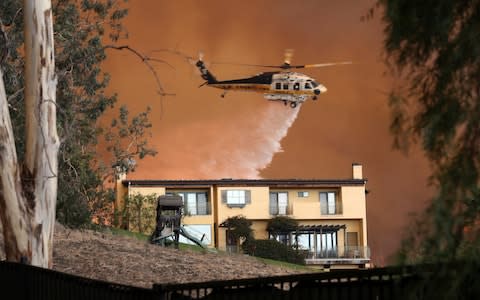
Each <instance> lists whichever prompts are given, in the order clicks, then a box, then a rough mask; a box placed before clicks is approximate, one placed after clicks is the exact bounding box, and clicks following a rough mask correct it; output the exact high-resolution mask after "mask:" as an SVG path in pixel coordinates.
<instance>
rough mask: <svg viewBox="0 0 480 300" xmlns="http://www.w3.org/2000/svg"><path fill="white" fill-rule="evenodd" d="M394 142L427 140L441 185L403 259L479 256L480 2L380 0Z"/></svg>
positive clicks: (434, 173) (434, 180) (435, 176)
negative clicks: (396, 83)
mask: <svg viewBox="0 0 480 300" xmlns="http://www.w3.org/2000/svg"><path fill="white" fill-rule="evenodd" d="M379 4H381V5H382V6H383V21H384V23H385V41H384V47H385V51H386V55H387V62H388V63H389V65H390V66H391V68H392V71H393V73H394V74H396V75H399V77H400V81H402V82H403V83H404V84H403V85H401V86H400V87H398V88H396V89H395V90H393V91H392V93H391V96H390V106H391V109H392V110H391V111H392V122H391V130H392V132H393V133H394V136H395V145H396V146H397V147H399V148H403V147H408V144H409V142H412V141H414V142H420V144H421V146H422V148H423V149H424V151H425V153H426V155H427V157H428V159H429V160H430V162H431V167H432V175H431V183H432V185H433V186H434V187H435V189H436V194H435V196H434V197H433V199H432V201H431V204H430V206H429V207H428V209H427V210H426V211H425V213H424V214H423V215H422V216H421V218H420V219H419V220H418V221H417V222H416V226H415V228H413V230H412V232H411V234H410V236H409V238H408V239H407V240H406V241H405V244H404V248H403V252H402V254H403V259H404V260H406V261H416V260H432V259H433V260H453V259H459V258H466V257H469V258H472V257H478V255H476V254H477V252H478V250H477V249H478V246H480V231H479V230H480V227H479V226H480V214H479V213H480V185H479V183H480V177H479V172H480V30H479V28H480V2H479V1H473V0H472V1H452V0H436V1H433V0H427V1H401V0H380V1H379Z"/></svg>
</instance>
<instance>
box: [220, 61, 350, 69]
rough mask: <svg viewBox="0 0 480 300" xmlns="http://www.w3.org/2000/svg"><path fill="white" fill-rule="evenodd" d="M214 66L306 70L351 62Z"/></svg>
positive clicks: (223, 63)
mask: <svg viewBox="0 0 480 300" xmlns="http://www.w3.org/2000/svg"><path fill="white" fill-rule="evenodd" d="M212 64H215V65H235V66H246V67H260V68H272V69H284V70H288V69H306V68H323V67H330V66H336V65H351V64H353V63H352V62H351V61H342V62H329V63H321V64H308V65H293V66H292V65H289V64H287V63H284V64H283V65H256V64H242V63H228V62H214V63H212Z"/></svg>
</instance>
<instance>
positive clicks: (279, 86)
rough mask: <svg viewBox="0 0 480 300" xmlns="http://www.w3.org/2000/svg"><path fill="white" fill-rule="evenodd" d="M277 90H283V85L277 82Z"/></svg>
mask: <svg viewBox="0 0 480 300" xmlns="http://www.w3.org/2000/svg"><path fill="white" fill-rule="evenodd" d="M275 88H276V89H277V90H281V89H282V84H281V83H280V82H277V83H276V84H275Z"/></svg>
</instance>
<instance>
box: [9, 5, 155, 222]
mask: <svg viewBox="0 0 480 300" xmlns="http://www.w3.org/2000/svg"><path fill="white" fill-rule="evenodd" d="M125 2H126V0H53V1H52V9H53V15H54V19H55V22H54V37H55V60H56V74H57V80H58V85H57V112H58V114H57V124H58V134H59V136H60V139H61V140H60V142H61V143H60V149H59V177H58V200H57V216H58V219H59V220H60V221H61V222H62V223H64V224H66V225H69V226H80V225H83V224H86V223H89V222H90V220H91V215H92V213H94V214H97V213H100V219H99V220H103V221H105V222H107V223H109V222H111V213H113V209H111V207H112V199H113V197H112V190H111V189H110V186H109V185H108V184H107V185H105V179H106V178H108V177H111V175H112V173H113V170H114V168H115V167H116V166H118V165H119V164H123V163H124V162H126V161H133V160H135V158H140V159H141V158H143V157H145V156H148V155H154V154H155V153H156V152H155V151H154V150H152V149H151V148H150V147H149V146H148V144H147V137H148V134H149V133H148V130H149V129H150V127H151V125H150V123H149V121H148V114H149V112H150V109H147V111H146V112H142V113H140V114H139V115H138V116H134V117H133V118H132V120H131V121H130V120H128V111H127V109H126V108H124V107H123V108H120V116H123V117H124V119H123V120H122V117H121V118H120V120H121V121H120V122H119V123H118V125H117V126H111V127H108V128H102V126H101V123H100V122H99V121H100V119H101V118H102V117H103V116H104V115H105V112H106V111H107V110H108V109H112V108H113V107H114V104H115V103H116V100H117V99H116V95H109V94H108V93H107V92H106V88H107V86H108V83H109V75H108V74H107V73H105V72H104V71H102V69H101V64H102V63H103V62H104V61H105V59H106V57H107V56H106V49H107V48H108V47H107V46H106V44H107V43H108V45H111V44H115V43H117V42H118V41H119V39H121V38H122V37H126V31H125V29H124V27H123V26H122V20H123V18H124V17H125V16H126V15H127V9H126V8H125V5H124V3H125ZM22 15H23V11H22V1H18V0H3V1H1V2H0V20H2V21H3V25H4V26H3V27H4V29H5V30H4V31H5V33H6V37H7V38H8V40H7V43H6V47H7V49H8V51H7V53H8V54H7V55H6V56H5V59H4V60H3V61H2V64H1V67H2V69H3V71H4V80H5V87H6V94H7V96H8V104H9V108H10V112H11V115H12V123H13V124H14V125H13V128H14V134H15V137H16V145H17V153H18V156H19V159H20V160H22V159H23V153H24V140H23V138H22V137H23V136H24V132H25V128H24V124H25V118H24V104H23V102H24V93H23V68H24V60H23V52H22V49H23V23H22V20H23V17H22ZM110 51H111V50H110ZM123 121H125V122H127V123H125V122H123ZM122 122H123V123H122ZM129 122H130V123H129ZM141 126H145V127H144V128H142V127H141ZM117 129H118V130H117ZM125 129H126V130H127V133H128V134H130V133H132V132H130V131H128V130H129V129H132V130H133V133H132V137H128V136H125V135H122V134H123V133H122V134H119V132H120V131H121V130H125ZM102 136H108V137H109V138H105V139H104V138H102ZM114 138H118V141H114V140H113V139H114ZM108 139H110V140H109V142H110V144H109V146H108V147H109V148H108V149H107V151H105V150H104V149H103V148H101V147H99V142H100V141H104V140H108ZM129 139H130V142H126V141H127V140H129ZM112 143H113V145H112ZM115 143H117V144H115ZM129 145H134V148H135V150H134V151H132V148H131V147H130V148H129V149H128V150H125V149H127V148H128V147H129ZM122 147H127V148H124V149H122ZM124 171H126V172H129V171H133V168H127V169H125V170H124ZM106 212H108V213H110V216H108V214H107V215H106V214H105V213H106Z"/></svg>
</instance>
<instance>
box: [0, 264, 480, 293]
mask: <svg viewBox="0 0 480 300" xmlns="http://www.w3.org/2000/svg"><path fill="white" fill-rule="evenodd" d="M8 295H11V296H8ZM0 299H16V300H31V299H40V300H43V299H48V300H56V299H62V300H63V299H82V300H91V299H102V300H109V299H119V300H127V299H128V300H129V299H139V300H144V299H165V300H173V299H337V300H340V299H352V300H357V299H358V300H360V299H375V300H381V299H480V265H479V264H476V263H462V264H459V263H457V264H452V265H448V266H447V265H427V266H425V265H424V266H408V267H388V268H378V269H367V270H349V271H347V270H342V271H330V272H325V273H313V274H297V275H286V276H275V277H261V278H252V279H239V280H226V281H209V282H199V283H188V284H155V285H154V286H153V288H152V289H144V288H138V287H132V286H126V285H120V284H114V283H110V282H105V281H99V280H92V279H87V278H83V277H79V276H75V275H69V274H65V273H61V272H57V271H53V270H48V269H42V268H38V267H32V266H28V265H22V264H17V263H9V262H0Z"/></svg>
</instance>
